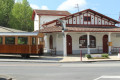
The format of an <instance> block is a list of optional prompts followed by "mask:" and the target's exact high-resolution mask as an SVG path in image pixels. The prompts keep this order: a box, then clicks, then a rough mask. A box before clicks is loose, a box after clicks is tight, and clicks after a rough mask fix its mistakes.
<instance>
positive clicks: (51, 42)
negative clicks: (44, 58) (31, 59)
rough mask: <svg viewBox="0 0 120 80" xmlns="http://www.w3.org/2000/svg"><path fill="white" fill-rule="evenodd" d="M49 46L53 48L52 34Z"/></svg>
mask: <svg viewBox="0 0 120 80" xmlns="http://www.w3.org/2000/svg"><path fill="white" fill-rule="evenodd" d="M49 47H50V49H53V37H52V35H50V38H49Z"/></svg>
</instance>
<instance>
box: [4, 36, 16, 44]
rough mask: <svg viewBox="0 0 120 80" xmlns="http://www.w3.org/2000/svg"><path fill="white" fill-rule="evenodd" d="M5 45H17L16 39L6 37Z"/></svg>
mask: <svg viewBox="0 0 120 80" xmlns="http://www.w3.org/2000/svg"><path fill="white" fill-rule="evenodd" d="M5 44H15V37H5Z"/></svg>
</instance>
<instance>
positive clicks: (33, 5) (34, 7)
mask: <svg viewBox="0 0 120 80" xmlns="http://www.w3.org/2000/svg"><path fill="white" fill-rule="evenodd" d="M30 6H31V8H33V9H40V7H39V6H37V5H35V4H30Z"/></svg>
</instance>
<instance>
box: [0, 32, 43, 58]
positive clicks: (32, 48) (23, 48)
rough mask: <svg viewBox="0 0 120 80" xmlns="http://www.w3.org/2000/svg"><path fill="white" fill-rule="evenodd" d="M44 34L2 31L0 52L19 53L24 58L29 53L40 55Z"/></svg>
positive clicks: (0, 34)
mask: <svg viewBox="0 0 120 80" xmlns="http://www.w3.org/2000/svg"><path fill="white" fill-rule="evenodd" d="M43 37H44V35H43V34H42V33H38V32H9V33H8V32H4V33H3V32H2V33H0V54H20V55H21V56H22V57H24V58H29V57H30V55H42V54H43V48H44V39H43Z"/></svg>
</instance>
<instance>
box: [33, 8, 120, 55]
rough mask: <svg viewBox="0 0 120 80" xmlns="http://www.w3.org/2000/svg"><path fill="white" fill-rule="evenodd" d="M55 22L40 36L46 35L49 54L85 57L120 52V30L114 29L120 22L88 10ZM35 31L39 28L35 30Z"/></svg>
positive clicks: (47, 26)
mask: <svg viewBox="0 0 120 80" xmlns="http://www.w3.org/2000/svg"><path fill="white" fill-rule="evenodd" d="M60 20H62V21H63V23H64V24H63V26H65V31H64V30H63V28H62V25H61V24H60V21H58V20H53V21H50V22H47V23H45V24H44V25H43V29H41V30H40V32H41V33H44V34H45V48H46V49H47V51H49V50H50V49H53V48H56V53H57V55H64V56H67V55H68V54H80V50H82V52H83V53H88V54H90V53H109V54H111V53H112V52H117V51H119V48H120V28H119V27H117V26H115V24H118V23H119V22H118V21H116V20H114V19H112V18H110V17H107V16H105V15H103V14H100V13H98V12H96V11H94V10H91V9H87V10H84V11H81V12H78V13H75V14H71V15H69V16H65V17H62V18H60ZM35 27H36V26H35Z"/></svg>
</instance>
